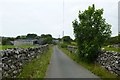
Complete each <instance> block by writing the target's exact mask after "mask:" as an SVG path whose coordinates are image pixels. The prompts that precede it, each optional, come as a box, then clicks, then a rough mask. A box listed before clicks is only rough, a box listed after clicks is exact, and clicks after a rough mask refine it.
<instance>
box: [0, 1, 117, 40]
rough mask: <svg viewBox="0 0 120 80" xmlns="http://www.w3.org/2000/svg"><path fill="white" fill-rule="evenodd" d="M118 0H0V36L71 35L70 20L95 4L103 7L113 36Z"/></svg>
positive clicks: (115, 26) (114, 34) (97, 6)
mask: <svg viewBox="0 0 120 80" xmlns="http://www.w3.org/2000/svg"><path fill="white" fill-rule="evenodd" d="M118 1H119V0H64V25H63V0H0V36H10V37H16V36H18V35H26V34H27V33H35V34H37V35H41V34H51V35H52V36H53V37H56V38H57V37H59V35H60V37H62V31H63V30H64V35H69V36H71V37H72V38H74V34H73V27H72V21H73V20H74V19H76V18H77V17H78V12H79V10H80V11H84V10H85V9H87V8H88V6H91V5H92V4H95V7H96V8H97V9H98V8H103V9H104V15H103V17H104V18H105V19H106V21H107V22H108V23H109V24H111V25H112V29H111V30H112V36H116V35H117V34H118Z"/></svg>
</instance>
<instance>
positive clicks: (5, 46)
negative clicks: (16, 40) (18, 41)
mask: <svg viewBox="0 0 120 80" xmlns="http://www.w3.org/2000/svg"><path fill="white" fill-rule="evenodd" d="M29 47H38V46H35V45H21V46H14V45H0V50H5V49H8V48H29Z"/></svg>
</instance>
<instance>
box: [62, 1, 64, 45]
mask: <svg viewBox="0 0 120 80" xmlns="http://www.w3.org/2000/svg"><path fill="white" fill-rule="evenodd" d="M63 37H64V0H63V32H62V38H63ZM62 43H63V39H62Z"/></svg>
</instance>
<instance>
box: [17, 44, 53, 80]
mask: <svg viewBox="0 0 120 80" xmlns="http://www.w3.org/2000/svg"><path fill="white" fill-rule="evenodd" d="M52 53H53V49H52V47H51V46H50V48H49V50H48V51H47V52H44V53H43V54H42V55H39V57H38V58H36V59H33V60H32V61H31V62H30V63H28V64H26V65H25V66H23V70H22V72H21V73H20V75H18V78H44V77H45V74H46V70H47V67H48V65H49V62H50V58H51V55H52Z"/></svg>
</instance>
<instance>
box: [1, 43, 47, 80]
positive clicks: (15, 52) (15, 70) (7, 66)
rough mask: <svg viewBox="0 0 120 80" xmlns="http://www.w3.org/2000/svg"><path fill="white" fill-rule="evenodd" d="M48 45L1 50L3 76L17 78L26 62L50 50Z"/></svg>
mask: <svg viewBox="0 0 120 80" xmlns="http://www.w3.org/2000/svg"><path fill="white" fill-rule="evenodd" d="M48 48H49V47H48V45H42V46H40V47H38V48H27V49H22V48H13V49H8V50H3V51H0V55H1V56H2V57H1V61H2V62H1V63H0V67H1V68H0V70H1V71H0V72H2V78H6V77H7V78H15V77H16V76H17V75H18V74H19V73H20V72H21V71H22V67H23V65H24V64H25V63H27V62H29V61H31V60H32V59H33V58H37V57H38V55H40V54H42V53H44V51H47V50H48Z"/></svg>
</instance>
